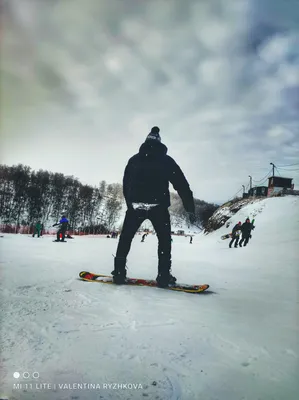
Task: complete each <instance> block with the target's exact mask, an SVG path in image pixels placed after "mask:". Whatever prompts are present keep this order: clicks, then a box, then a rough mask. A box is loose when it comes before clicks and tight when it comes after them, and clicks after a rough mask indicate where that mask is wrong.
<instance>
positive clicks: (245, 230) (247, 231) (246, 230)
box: [239, 218, 254, 247]
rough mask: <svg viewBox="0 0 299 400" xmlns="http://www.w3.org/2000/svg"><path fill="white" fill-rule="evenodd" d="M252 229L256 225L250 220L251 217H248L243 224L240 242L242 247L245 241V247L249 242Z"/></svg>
mask: <svg viewBox="0 0 299 400" xmlns="http://www.w3.org/2000/svg"><path fill="white" fill-rule="evenodd" d="M252 229H254V225H253V224H252V223H251V222H250V219H249V218H246V221H245V222H244V224H243V225H242V226H241V230H242V239H241V240H240V243H239V246H240V247H242V243H243V242H244V247H245V246H246V245H247V244H248V242H249V239H250V236H251V231H252Z"/></svg>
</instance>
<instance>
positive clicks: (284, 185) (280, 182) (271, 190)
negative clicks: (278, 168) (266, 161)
mask: <svg viewBox="0 0 299 400" xmlns="http://www.w3.org/2000/svg"><path fill="white" fill-rule="evenodd" d="M268 179H269V183H268V197H270V196H277V195H278V194H279V193H283V192H284V191H286V190H287V189H294V185H293V183H292V180H293V178H283V177H282V176H271V177H270V178H268Z"/></svg>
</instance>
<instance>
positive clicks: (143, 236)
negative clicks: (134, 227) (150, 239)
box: [141, 233, 147, 243]
mask: <svg viewBox="0 0 299 400" xmlns="http://www.w3.org/2000/svg"><path fill="white" fill-rule="evenodd" d="M146 237H147V233H144V234H143V235H142V238H141V243H142V242H144V240H145V238H146Z"/></svg>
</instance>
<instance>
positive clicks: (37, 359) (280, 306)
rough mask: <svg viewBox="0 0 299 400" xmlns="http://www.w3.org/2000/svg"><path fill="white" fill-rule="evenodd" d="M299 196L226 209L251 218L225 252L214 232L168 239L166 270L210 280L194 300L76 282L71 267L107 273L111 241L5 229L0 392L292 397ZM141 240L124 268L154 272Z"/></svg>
mask: <svg viewBox="0 0 299 400" xmlns="http://www.w3.org/2000/svg"><path fill="white" fill-rule="evenodd" d="M298 200H299V199H298V198H295V197H286V198H271V199H265V200H263V201H262V202H259V203H258V205H249V206H247V207H245V208H243V209H242V210H240V211H239V212H238V213H237V214H236V215H234V216H233V217H232V219H233V221H232V224H233V223H235V222H237V221H239V220H241V221H243V220H244V219H245V218H246V217H247V216H250V217H252V216H253V215H254V214H257V215H256V217H255V219H256V229H255V230H254V231H253V238H252V241H251V242H250V243H249V245H248V246H247V247H246V248H238V249H229V248H228V241H222V240H220V236H221V235H222V234H223V233H227V232H228V231H229V229H226V228H225V227H222V228H221V229H219V230H218V231H216V232H213V233H211V234H209V235H203V234H199V235H197V236H196V237H195V238H194V241H193V244H192V245H190V244H189V240H188V238H185V237H174V241H173V273H174V274H175V275H176V276H177V278H178V280H179V281H181V282H187V283H209V284H210V285H211V287H210V289H211V291H210V293H206V294H201V295H191V294H184V293H175V292H170V291H167V290H162V289H156V288H142V287H125V286H121V287H118V286H114V285H102V284H97V283H86V282H81V281H78V280H77V275H78V273H79V272H80V271H81V270H92V271H94V272H103V273H110V271H111V270H112V263H113V258H112V255H111V254H112V253H113V254H115V250H116V245H117V240H114V239H106V238H94V239H89V238H86V237H80V238H76V239H74V240H69V241H68V243H65V244H60V243H52V238H50V237H43V238H40V239H37V238H36V239H33V238H31V237H28V236H25V235H4V237H3V238H0V246H1V247H0V251H1V264H0V265H1V292H0V293H1V301H2V321H1V322H2V323H1V366H2V367H1V368H2V370H1V378H2V385H1V390H0V394H1V395H2V397H1V396H0V399H1V398H2V399H4V398H9V399H10V400H11V399H14V400H21V399H22V400H23V399H24V400H29V399H30V400H31V399H38V400H50V399H51V400H66V399H79V400H83V399H84V400H85V399H89V400H95V399H97V400H98V399H109V400H114V399H116V400H117V399H143V398H148V399H156V400H158V399H160V400H162V399H163V400H167V399H171V400H174V399H184V400H185V399H186V400H199V399H205V400H218V399H219V400H241V399H244V400H257V399H261V400H270V399H271V400H281V399H288V400H297V399H298V390H299V384H298V362H299V343H298V337H299V329H298V264H299V263H298V261H299V258H298V247H299V246H298V245H299V233H298V222H299V212H298V211H299V201H298ZM258 211H260V212H258ZM140 239H141V236H140V235H137V236H136V237H135V239H134V242H133V245H132V248H131V252H130V255H129V258H128V267H129V270H128V272H129V275H130V276H139V277H148V278H153V277H155V276H156V269H157V256H156V250H157V249H156V247H157V239H156V236H152V235H150V236H148V237H147V239H146V241H145V243H140ZM15 372H19V373H20V374H21V376H20V378H18V379H16V378H14V377H13V374H14V373H15ZM24 372H28V373H29V374H31V378H28V379H25V378H23V377H22V374H23V373H24ZM33 372H36V374H35V375H34V376H37V373H39V378H36V379H35V378H32V374H33ZM26 376H27V375H26V374H25V377H26ZM26 383H27V384H29V386H28V389H27V391H24V388H25V387H24V385H25V384H26ZM80 383H81V384H83V383H85V384H86V387H85V389H80V388H78V386H76V384H80ZM113 383H114V384H116V386H111V387H110V388H109V387H108V386H105V385H108V384H113ZM17 384H19V385H20V384H22V385H23V387H22V389H21V388H20V387H19V388H17V386H15V389H13V385H17ZM30 384H32V388H31V386H30ZM59 384H60V385H63V386H59ZM121 384H131V385H133V384H135V388H134V387H133V386H130V385H127V386H122V387H121V386H120V385H121ZM54 385H56V387H55V388H54ZM88 385H89V386H88ZM90 385H94V387H96V385H98V386H97V387H98V389H94V388H93V386H90ZM117 385H118V386H117ZM99 387H100V388H99ZM4 396H7V397H4Z"/></svg>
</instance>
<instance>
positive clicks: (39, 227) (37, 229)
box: [32, 221, 42, 237]
mask: <svg viewBox="0 0 299 400" xmlns="http://www.w3.org/2000/svg"><path fill="white" fill-rule="evenodd" d="M41 230H42V224H41V223H40V221H38V222H37V223H36V224H35V226H34V231H33V234H32V237H35V235H36V234H37V237H40V236H41Z"/></svg>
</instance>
